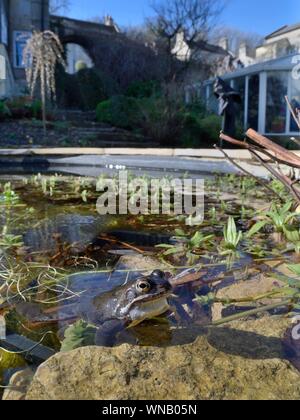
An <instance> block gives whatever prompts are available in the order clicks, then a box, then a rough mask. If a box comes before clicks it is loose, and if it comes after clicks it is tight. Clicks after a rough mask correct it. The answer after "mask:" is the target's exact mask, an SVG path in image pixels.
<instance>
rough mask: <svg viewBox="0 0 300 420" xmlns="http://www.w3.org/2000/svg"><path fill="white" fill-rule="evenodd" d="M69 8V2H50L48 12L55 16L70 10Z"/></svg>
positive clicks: (68, 0)
mask: <svg viewBox="0 0 300 420" xmlns="http://www.w3.org/2000/svg"><path fill="white" fill-rule="evenodd" d="M70 6H71V1H70V0H50V7H49V11H50V13H51V14H52V15H56V14H59V13H61V12H67V11H68V10H69V9H70Z"/></svg>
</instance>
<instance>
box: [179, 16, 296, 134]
mask: <svg viewBox="0 0 300 420" xmlns="http://www.w3.org/2000/svg"><path fill="white" fill-rule="evenodd" d="M222 78H223V79H224V80H225V81H227V82H228V83H229V84H230V85H231V86H232V87H233V88H234V89H236V90H238V91H239V92H240V94H241V96H242V101H243V105H242V106H241V108H240V109H239V111H238V120H239V123H240V126H241V127H242V128H243V129H244V130H246V129H247V128H249V127H251V128H253V129H255V130H258V131H259V132H260V133H261V134H264V135H268V136H271V137H273V138H275V139H276V138H283V137H285V138H290V137H293V136H297V135H298V136H299V129H298V127H297V125H296V123H295V122H294V120H293V118H292V116H291V113H290V111H289V109H288V106H287V103H286V100H285V96H288V98H289V100H290V102H291V104H292V105H293V107H294V108H295V109H300V24H296V25H291V26H284V27H282V28H280V29H278V30H277V31H275V32H273V33H272V34H271V35H268V36H266V37H265V39H264V41H263V44H262V45H260V46H258V47H257V48H256V51H255V58H254V59H253V61H252V63H251V61H250V62H249V65H244V67H242V68H239V69H236V70H234V71H232V72H225V73H224V74H223V75H222ZM213 83H214V80H213V79H211V80H207V81H205V82H202V83H198V84H195V85H194V86H197V89H198V96H199V95H200V96H201V98H203V100H204V102H205V103H206V106H207V108H208V109H209V110H210V111H212V112H218V103H217V100H216V98H215V96H214V93H213ZM187 89H188V90H191V86H188V87H187Z"/></svg>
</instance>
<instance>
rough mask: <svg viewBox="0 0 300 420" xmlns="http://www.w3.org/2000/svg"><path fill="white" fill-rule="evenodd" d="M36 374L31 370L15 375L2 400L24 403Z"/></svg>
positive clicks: (21, 371)
mask: <svg viewBox="0 0 300 420" xmlns="http://www.w3.org/2000/svg"><path fill="white" fill-rule="evenodd" d="M33 375H34V372H33V371H32V370H31V369H29V368H28V369H24V370H20V371H19V372H17V373H15V374H14V375H13V376H12V377H11V379H10V381H9V384H8V387H7V388H6V389H5V391H4V393H3V397H2V400H4V401H22V400H25V396H26V393H27V390H28V388H29V385H30V383H31V381H32V378H33Z"/></svg>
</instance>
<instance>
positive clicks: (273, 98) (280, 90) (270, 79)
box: [266, 71, 288, 133]
mask: <svg viewBox="0 0 300 420" xmlns="http://www.w3.org/2000/svg"><path fill="white" fill-rule="evenodd" d="M287 90H288V73H287V72H281V71H274V72H269V73H268V75H267V107H266V132H267V133H284V132H285V130H286V102H285V99H284V97H285V96H286V95H287Z"/></svg>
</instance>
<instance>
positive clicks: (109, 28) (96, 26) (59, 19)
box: [50, 15, 117, 33]
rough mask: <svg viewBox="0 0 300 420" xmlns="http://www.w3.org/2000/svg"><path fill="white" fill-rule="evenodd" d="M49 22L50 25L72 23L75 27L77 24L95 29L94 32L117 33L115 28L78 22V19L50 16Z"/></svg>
mask: <svg viewBox="0 0 300 420" xmlns="http://www.w3.org/2000/svg"><path fill="white" fill-rule="evenodd" d="M50 21H51V23H52V24H53V23H58V22H63V21H66V22H70V23H74V24H75V25H76V24H77V25H84V26H89V27H90V28H91V29H95V30H99V29H101V30H103V31H106V32H110V33H117V31H116V29H115V27H113V26H108V25H105V24H104V23H98V22H91V21H88V20H80V19H73V18H69V17H65V16H57V15H50Z"/></svg>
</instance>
